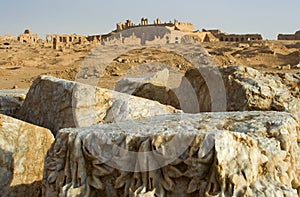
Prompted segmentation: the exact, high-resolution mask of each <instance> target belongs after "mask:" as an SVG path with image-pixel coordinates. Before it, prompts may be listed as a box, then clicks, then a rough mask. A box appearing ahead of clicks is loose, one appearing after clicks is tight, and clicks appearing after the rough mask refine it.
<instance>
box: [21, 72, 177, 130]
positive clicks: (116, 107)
mask: <svg viewBox="0 0 300 197" xmlns="http://www.w3.org/2000/svg"><path fill="white" fill-rule="evenodd" d="M180 112H181V111H180V110H176V109H175V108H173V107H171V106H165V105H162V104H160V103H158V102H156V101H151V100H147V99H143V98H139V97H135V96H131V95H127V94H122V93H119V92H115V91H112V90H108V89H103V88H97V87H94V86H90V85H86V84H82V83H77V82H72V81H67V80H63V79H57V78H54V77H51V76H40V77H38V78H37V79H36V80H35V81H34V82H33V84H32V86H31V88H30V90H29V92H28V94H27V97H26V100H25V102H24V104H23V106H22V108H21V110H20V113H19V114H18V117H19V118H20V119H21V120H24V121H27V122H30V123H33V124H36V125H39V126H43V127H45V128H48V129H50V130H51V131H52V132H53V133H54V134H55V135H56V132H57V131H58V130H60V129H62V128H71V127H86V126H90V125H93V124H97V123H100V122H101V123H110V122H118V121H121V120H130V119H139V118H143V117H148V116H156V115H161V114H169V113H180Z"/></svg>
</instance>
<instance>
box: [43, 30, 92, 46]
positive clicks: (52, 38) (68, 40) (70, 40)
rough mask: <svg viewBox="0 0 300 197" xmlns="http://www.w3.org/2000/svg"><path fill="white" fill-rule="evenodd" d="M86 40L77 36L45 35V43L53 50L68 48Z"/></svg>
mask: <svg viewBox="0 0 300 197" xmlns="http://www.w3.org/2000/svg"><path fill="white" fill-rule="evenodd" d="M86 40H87V39H86V37H85V36H81V35H77V34H48V35H46V43H47V44H50V45H51V47H52V48H53V49H60V48H62V47H70V45H72V44H81V43H83V42H85V41H86Z"/></svg>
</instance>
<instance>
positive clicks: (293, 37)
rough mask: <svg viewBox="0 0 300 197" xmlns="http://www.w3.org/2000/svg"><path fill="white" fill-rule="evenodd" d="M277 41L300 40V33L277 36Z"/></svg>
mask: <svg viewBox="0 0 300 197" xmlns="http://www.w3.org/2000/svg"><path fill="white" fill-rule="evenodd" d="M277 39H278V40H300V31H297V32H296V33H295V34H278V36H277Z"/></svg>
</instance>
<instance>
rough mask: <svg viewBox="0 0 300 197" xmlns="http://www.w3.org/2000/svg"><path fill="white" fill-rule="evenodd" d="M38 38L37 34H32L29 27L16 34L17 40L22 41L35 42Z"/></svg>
mask: <svg viewBox="0 0 300 197" xmlns="http://www.w3.org/2000/svg"><path fill="white" fill-rule="evenodd" d="M38 40H39V37H38V35H37V34H32V33H31V31H30V30H29V29H26V30H25V31H24V33H22V34H20V35H19V36H18V41H20V42H23V43H36V42H37V41H38Z"/></svg>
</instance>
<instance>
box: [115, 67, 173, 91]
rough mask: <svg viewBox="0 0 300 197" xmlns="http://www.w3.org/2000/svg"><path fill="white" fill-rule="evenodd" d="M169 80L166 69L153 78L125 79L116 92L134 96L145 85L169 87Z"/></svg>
mask: <svg viewBox="0 0 300 197" xmlns="http://www.w3.org/2000/svg"><path fill="white" fill-rule="evenodd" d="M168 79H169V70H168V69H167V68H165V69H163V70H162V71H159V72H157V73H155V74H154V75H152V76H146V77H143V78H123V79H121V80H120V81H118V82H117V83H116V86H115V91H118V92H122V93H126V94H132V95H134V92H136V90H137V89H139V88H141V86H144V85H145V84H153V85H156V86H167V83H168Z"/></svg>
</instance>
